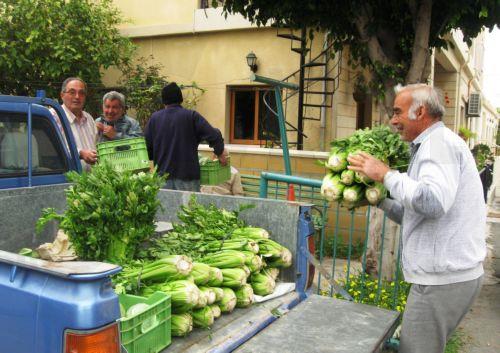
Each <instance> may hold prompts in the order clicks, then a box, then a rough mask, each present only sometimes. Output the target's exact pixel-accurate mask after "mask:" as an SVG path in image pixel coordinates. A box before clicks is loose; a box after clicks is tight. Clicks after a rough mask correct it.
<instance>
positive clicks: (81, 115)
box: [52, 77, 97, 171]
mask: <svg viewBox="0 0 500 353" xmlns="http://www.w3.org/2000/svg"><path fill="white" fill-rule="evenodd" d="M86 98H87V84H86V83H85V82H84V81H83V80H82V79H80V78H78V77H70V78H67V79H66V80H64V82H63V84H62V87H61V99H62V101H63V105H62V107H63V109H64V112H65V113H66V116H67V117H68V121H69V123H70V126H71V131H72V132H73V136H74V138H75V142H76V147H77V149H78V154H79V155H80V158H81V159H82V168H83V170H87V171H88V170H90V166H91V165H93V164H95V162H96V161H97V152H96V141H97V127H96V124H95V122H94V118H92V115H90V114H89V113H87V112H86V111H84V110H83V107H84V106H85V100H86ZM52 114H53V115H54V117H55V119H56V121H57V123H58V125H59V128H60V129H61V131H62V133H63V134H64V131H63V129H62V125H61V122H60V120H59V117H58V116H57V114H56V112H55V111H52Z"/></svg>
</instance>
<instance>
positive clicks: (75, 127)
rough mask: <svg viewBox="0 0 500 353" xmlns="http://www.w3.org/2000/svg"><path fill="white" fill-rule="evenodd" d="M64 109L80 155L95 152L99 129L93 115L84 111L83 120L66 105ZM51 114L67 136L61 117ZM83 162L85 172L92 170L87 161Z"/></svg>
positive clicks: (63, 106) (53, 112)
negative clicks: (87, 151) (85, 151)
mask: <svg viewBox="0 0 500 353" xmlns="http://www.w3.org/2000/svg"><path fill="white" fill-rule="evenodd" d="M62 108H63V109H64V112H65V113H66V116H67V118H68V121H69V124H70V127H71V131H72V132H73V137H74V138H75V143H76V148H77V150H78V154H80V151H81V150H94V151H95V149H96V142H97V127H96V125H95V121H94V118H92V115H90V114H89V113H87V112H85V111H83V112H82V118H81V119H78V118H77V117H76V116H75V114H73V113H72V112H71V111H70V110H69V109H68V108H67V107H66V106H65V105H64V104H63V105H62ZM51 112H52V115H53V116H54V118H55V119H56V122H57V125H58V126H59V129H60V130H61V132H62V134H63V136H65V134H64V130H63V128H62V124H61V121H60V120H59V116H58V115H57V113H56V112H55V111H54V110H52V109H51ZM81 162H82V168H83V170H87V171H88V170H90V166H89V165H88V164H87V163H85V161H83V160H81Z"/></svg>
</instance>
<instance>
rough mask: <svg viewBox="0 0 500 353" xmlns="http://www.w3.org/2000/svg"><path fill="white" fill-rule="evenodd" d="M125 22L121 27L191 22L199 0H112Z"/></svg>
mask: <svg viewBox="0 0 500 353" xmlns="http://www.w3.org/2000/svg"><path fill="white" fill-rule="evenodd" d="M113 2H114V3H115V5H116V6H117V7H118V8H119V9H120V11H121V12H122V13H123V15H124V16H125V18H126V19H128V20H129V21H127V23H125V24H123V26H122V28H123V27H135V26H151V25H172V24H192V22H193V10H194V9H196V8H197V6H198V3H199V0H180V1H179V0H143V1H137V0H114V1H113Z"/></svg>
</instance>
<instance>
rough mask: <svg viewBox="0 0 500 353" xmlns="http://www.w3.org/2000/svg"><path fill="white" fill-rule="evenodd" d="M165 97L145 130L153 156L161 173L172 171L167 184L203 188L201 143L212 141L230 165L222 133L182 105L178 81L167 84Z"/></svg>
mask: <svg viewBox="0 0 500 353" xmlns="http://www.w3.org/2000/svg"><path fill="white" fill-rule="evenodd" d="M161 98H162V102H163V104H165V108H164V109H162V110H159V111H157V112H155V113H153V115H151V118H150V119H149V121H148V123H147V125H146V128H145V133H144V136H145V138H146V145H147V148H148V154H149V159H151V160H152V161H153V162H154V164H155V166H157V167H158V171H159V172H160V174H165V173H168V180H167V184H166V186H165V188H167V189H173V190H186V191H200V165H199V163H198V145H199V144H200V143H201V142H202V141H206V142H208V144H209V146H210V147H211V148H213V150H214V153H215V154H216V155H217V156H218V158H219V161H220V163H221V164H222V165H226V164H227V151H226V150H225V149H224V139H223V138H222V134H221V132H220V131H219V130H218V129H216V128H213V127H212V126H211V125H210V124H209V123H208V121H207V120H206V119H205V118H204V117H203V116H201V115H200V114H199V113H198V112H195V111H193V110H189V109H185V108H183V107H182V106H181V103H182V101H183V98H182V92H181V89H180V88H179V86H177V84H176V83H175V82H171V83H169V84H168V85H166V86H165V87H164V88H163V90H162V92H161Z"/></svg>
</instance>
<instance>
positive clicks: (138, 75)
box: [120, 56, 205, 127]
mask: <svg viewBox="0 0 500 353" xmlns="http://www.w3.org/2000/svg"><path fill="white" fill-rule="evenodd" d="M148 61H149V62H152V61H153V56H149V57H148V58H142V57H141V58H138V59H137V60H136V62H137V64H128V65H125V66H124V67H123V68H122V74H123V76H122V78H121V82H120V83H121V84H122V85H123V86H124V87H125V93H126V95H127V103H128V106H129V107H130V108H132V109H134V110H135V111H136V118H137V120H138V121H139V123H140V124H141V126H143V127H144V126H145V125H146V122H147V121H148V119H149V118H150V117H151V114H153V113H154V112H155V111H157V110H160V109H163V107H164V105H163V103H162V101H161V90H162V89H163V87H164V86H165V85H166V84H167V83H168V81H167V77H166V76H164V75H162V74H161V70H162V68H163V67H162V65H158V64H147V62H148ZM180 87H181V89H183V90H184V91H183V96H184V102H183V104H182V105H183V106H184V107H185V108H188V109H193V108H194V107H195V106H196V104H197V103H198V101H199V99H200V97H201V96H202V95H203V93H204V92H205V90H204V89H202V88H200V87H198V86H197V85H196V83H195V82H192V84H191V85H189V86H184V85H180Z"/></svg>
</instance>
